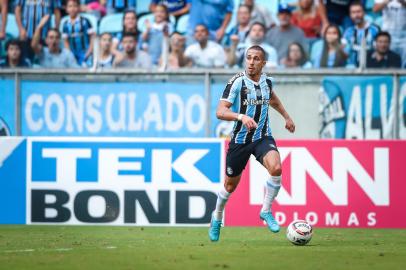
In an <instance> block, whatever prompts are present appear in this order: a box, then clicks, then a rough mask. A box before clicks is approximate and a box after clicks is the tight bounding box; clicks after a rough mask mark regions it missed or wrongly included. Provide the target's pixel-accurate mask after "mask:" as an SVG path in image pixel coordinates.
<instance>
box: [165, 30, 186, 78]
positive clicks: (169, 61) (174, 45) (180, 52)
mask: <svg viewBox="0 0 406 270" xmlns="http://www.w3.org/2000/svg"><path fill="white" fill-rule="evenodd" d="M185 42H186V39H185V37H184V36H182V35H181V34H180V33H178V32H174V33H172V35H171V38H170V44H169V52H168V54H165V55H167V58H165V55H164V54H162V57H161V59H160V61H159V62H160V67H161V68H162V70H165V69H178V68H181V67H185V66H186V65H187V63H188V60H187V58H186V57H185Z"/></svg>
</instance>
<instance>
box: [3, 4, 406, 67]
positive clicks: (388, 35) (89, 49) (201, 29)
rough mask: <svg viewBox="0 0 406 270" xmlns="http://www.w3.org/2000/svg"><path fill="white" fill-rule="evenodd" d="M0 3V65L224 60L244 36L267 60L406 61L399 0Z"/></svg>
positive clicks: (235, 55) (314, 63) (404, 16)
mask: <svg viewBox="0 0 406 270" xmlns="http://www.w3.org/2000/svg"><path fill="white" fill-rule="evenodd" d="M274 1H276V2H278V3H277V5H274V4H275V3H274ZM141 2H143V4H144V5H145V2H148V4H149V5H148V10H144V11H143V12H138V13H137V5H139V4H140V3H141ZM271 5H272V6H276V7H277V8H276V9H275V10H272V8H271ZM0 11H1V14H0V17H1V20H0V42H1V44H0V49H1V51H0V53H1V60H0V68H16V67H19V68H21V67H27V68H28V67H34V68H41V67H42V68H91V67H92V68H98V69H108V68H141V69H150V68H159V69H162V70H168V69H170V70H173V69H178V68H183V67H196V68H233V67H241V65H242V63H243V58H244V55H245V52H246V50H247V49H248V48H249V47H250V46H252V45H260V46H262V47H263V48H264V49H265V51H266V52H267V56H266V57H267V61H268V62H267V68H320V67H323V68H336V67H347V68H356V67H359V66H361V67H367V68H406V0H364V1H360V0H294V1H292V0H279V1H278V0H267V1H254V0H241V1H237V0H138V1H136V0H80V1H79V0H13V1H11V0H10V1H8V0H0Z"/></svg>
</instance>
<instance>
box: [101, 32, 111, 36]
mask: <svg viewBox="0 0 406 270" xmlns="http://www.w3.org/2000/svg"><path fill="white" fill-rule="evenodd" d="M106 35H107V36H110V37H113V36H112V35H111V34H110V33H109V32H103V33H101V34H100V35H99V37H102V36H106Z"/></svg>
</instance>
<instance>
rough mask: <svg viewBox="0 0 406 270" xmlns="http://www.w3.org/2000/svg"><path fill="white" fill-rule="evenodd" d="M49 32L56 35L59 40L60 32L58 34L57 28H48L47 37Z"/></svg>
mask: <svg viewBox="0 0 406 270" xmlns="http://www.w3.org/2000/svg"><path fill="white" fill-rule="evenodd" d="M50 32H55V33H56V34H57V35H58V38H61V32H59V29H58V28H55V27H52V28H49V29H48V31H47V36H48V35H49V33H50Z"/></svg>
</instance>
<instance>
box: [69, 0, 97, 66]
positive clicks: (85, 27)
mask: <svg viewBox="0 0 406 270" xmlns="http://www.w3.org/2000/svg"><path fill="white" fill-rule="evenodd" d="M66 10H67V12H68V15H69V19H68V20H66V21H65V23H64V24H63V26H62V29H63V30H62V39H63V41H64V45H65V48H66V49H68V50H70V51H71V52H72V53H73V55H75V58H76V61H77V62H78V64H79V65H81V66H82V65H83V66H90V65H91V56H92V53H93V45H94V39H95V35H96V34H95V31H94V29H93V28H92V25H91V24H90V21H89V20H88V19H87V18H85V17H83V16H81V15H79V1H78V0H67V3H66Z"/></svg>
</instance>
